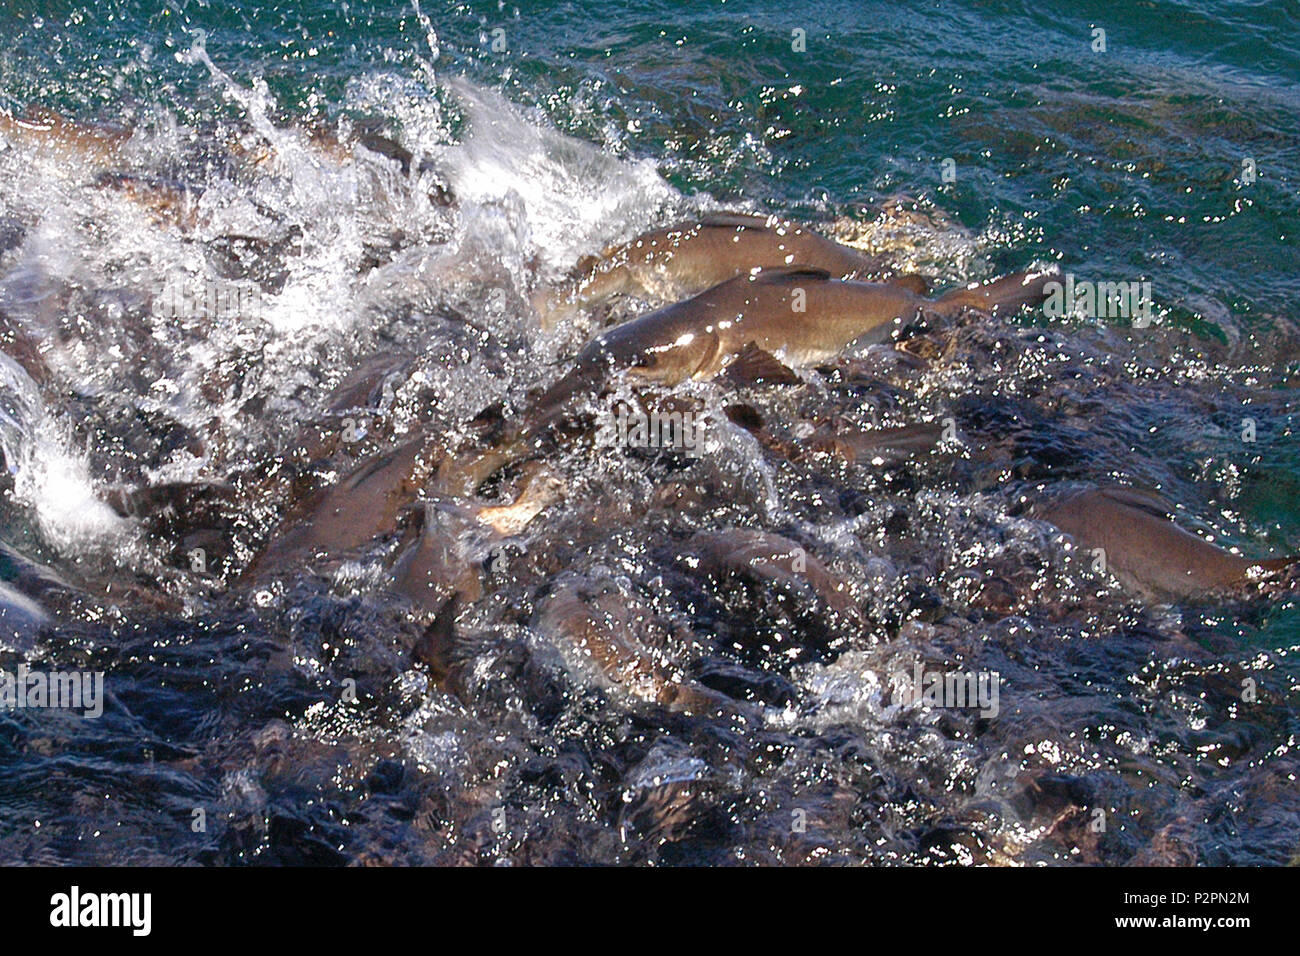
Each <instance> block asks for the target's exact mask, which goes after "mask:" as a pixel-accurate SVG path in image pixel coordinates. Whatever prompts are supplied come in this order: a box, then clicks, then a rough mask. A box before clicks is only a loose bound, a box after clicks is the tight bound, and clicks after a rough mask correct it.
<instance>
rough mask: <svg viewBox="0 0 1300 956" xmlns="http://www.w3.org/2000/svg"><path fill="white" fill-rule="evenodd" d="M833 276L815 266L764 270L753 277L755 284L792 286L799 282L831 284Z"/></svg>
mask: <svg viewBox="0 0 1300 956" xmlns="http://www.w3.org/2000/svg"><path fill="white" fill-rule="evenodd" d="M832 278H833V276H832V275H831V274H830V273H829V272H827V271H826V270H825V269H817V268H815V267H813V266H782V267H781V268H779V269H763V270H761V271H759V272H756V273H755V274H754V276H753V279H754V281H755V282H761V283H763V284H764V285H790V284H795V283H799V282H829V281H830V280H831V279H832Z"/></svg>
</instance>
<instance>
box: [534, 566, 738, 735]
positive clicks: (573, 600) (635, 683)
mask: <svg viewBox="0 0 1300 956" xmlns="http://www.w3.org/2000/svg"><path fill="white" fill-rule="evenodd" d="M652 617H653V613H652V611H651V609H650V608H649V607H647V606H646V605H644V604H643V603H641V601H640V600H639V599H637V598H636V597H635V596H632V595H629V594H627V593H626V592H624V591H621V590H620V589H618V588H617V587H615V586H613V585H602V584H601V583H600V582H589V581H587V580H585V579H577V578H565V579H562V580H561V582H560V586H559V587H557V588H556V590H555V591H553V592H552V593H551V595H550V596H549V597H547V598H546V600H545V601H544V602H543V603H542V605H541V606H540V608H539V609H538V612H537V615H536V617H535V619H534V622H533V627H534V628H535V629H536V630H537V631H538V632H539V633H541V634H542V635H543V636H544V637H546V638H548V639H549V640H551V641H552V642H553V643H554V644H555V646H556V649H557V650H558V651H559V652H560V655H561V657H562V658H564V659H565V660H566V662H567V663H568V664H569V666H570V667H572V668H573V669H575V670H578V671H580V672H586V673H587V674H589V675H591V676H592V677H594V678H596V680H597V681H598V682H599V683H600V684H603V685H604V686H606V687H608V688H611V689H614V690H617V691H619V692H621V693H623V694H626V695H628V696H629V697H632V698H634V699H636V700H641V701H645V702H647V703H656V704H660V705H662V706H664V707H668V708H670V709H672V710H677V711H687V712H691V713H700V712H718V711H723V712H727V711H730V710H731V709H733V708H732V706H731V705H730V702H728V701H727V700H726V699H725V698H724V697H722V695H720V694H718V693H716V692H714V691H711V690H709V689H708V688H706V687H704V686H702V685H700V684H698V683H697V682H695V681H693V680H690V679H688V678H686V677H685V676H684V675H683V674H682V673H681V670H680V668H678V667H676V666H675V665H674V664H673V663H672V662H671V661H669V660H668V659H667V658H666V657H665V655H664V654H663V653H662V652H661V651H659V650H657V649H654V648H652V647H650V646H647V644H646V642H645V641H643V640H641V638H640V637H639V635H641V634H644V633H645V632H647V630H649V629H651V618H652Z"/></svg>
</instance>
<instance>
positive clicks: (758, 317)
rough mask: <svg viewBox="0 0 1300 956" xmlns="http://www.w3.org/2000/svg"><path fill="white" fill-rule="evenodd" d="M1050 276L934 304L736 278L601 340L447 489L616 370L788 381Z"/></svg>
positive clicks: (1016, 304)
mask: <svg viewBox="0 0 1300 956" xmlns="http://www.w3.org/2000/svg"><path fill="white" fill-rule="evenodd" d="M1049 279H1050V274H1048V273H1038V274H1027V273H1015V274H1012V275H1009V276H1006V277H1004V278H1001V279H997V280H994V281H993V282H989V283H985V284H984V285H979V286H973V287H968V288H962V289H955V290H953V291H951V292H948V293H946V294H944V295H942V296H940V297H939V298H937V299H927V298H924V297H922V296H919V295H917V294H916V293H914V292H912V291H911V290H909V289H908V288H906V287H904V286H900V285H889V284H885V283H878V282H857V281H849V280H842V279H835V278H832V277H831V276H830V275H829V274H828V273H827V272H826V271H825V270H820V269H808V268H804V267H802V266H796V267H793V268H789V269H765V270H762V271H760V272H757V273H755V274H753V275H745V276H739V277H737V278H734V279H729V280H728V281H726V282H723V283H721V284H720V285H716V286H714V287H713V288H711V289H708V290H706V291H705V292H702V293H700V294H699V295H697V296H695V297H693V298H690V299H687V300H686V301H684V302H678V303H676V304H674V305H670V306H668V307H666V308H663V309H659V310H657V311H654V312H650V313H648V314H646V315H643V316H641V317H640V318H637V319H633V320H632V321H630V322H625V323H623V324H622V325H618V326H615V327H614V328H612V329H607V330H606V331H604V332H602V333H601V334H600V335H598V336H596V338H594V339H593V340H592V341H591V342H590V343H588V345H587V346H586V348H584V349H583V350H582V351H581V352H580V353H579V354H578V357H577V359H576V361H575V362H574V366H573V368H572V369H571V370H570V371H569V373H568V374H566V375H565V376H564V377H563V378H561V379H560V380H559V381H558V382H556V383H555V384H554V385H552V386H551V387H550V388H549V389H547V390H546V391H545V392H544V393H542V395H541V396H539V397H538V399H537V401H536V402H534V403H533V405H532V406H531V408H530V409H529V410H528V411H527V412H526V413H525V416H524V421H523V423H522V424H521V425H520V426H519V428H517V429H516V430H515V431H514V433H513V434H511V435H510V436H509V437H507V438H506V439H505V440H504V441H502V442H500V443H499V444H497V445H496V446H494V447H492V448H490V449H486V450H480V451H479V452H477V453H474V454H473V455H471V456H469V457H468V458H464V457H462V458H460V459H458V460H456V461H454V462H449V463H448V466H447V467H446V468H445V469H444V472H443V475H442V477H441V479H440V485H441V487H442V490H443V491H447V492H450V491H456V492H459V493H469V492H470V491H472V490H473V489H474V488H476V487H477V486H478V485H479V484H481V483H482V481H484V480H485V479H486V478H487V477H488V476H489V475H491V474H492V472H494V471H495V470H497V469H499V468H501V467H502V466H504V465H506V464H508V463H509V462H511V461H516V460H518V459H519V458H520V457H522V456H524V455H526V454H528V453H529V450H530V448H531V447H532V441H533V439H534V438H535V437H536V436H537V435H538V434H540V433H541V432H542V431H543V430H544V429H545V428H546V427H547V426H549V425H550V424H551V423H553V422H554V421H556V420H557V419H558V418H560V417H562V416H563V415H564V414H566V413H567V411H568V409H569V408H570V405H571V403H572V402H573V401H574V400H575V399H578V398H581V397H583V396H590V395H592V394H593V393H595V392H598V391H599V390H600V389H601V388H602V387H603V385H604V384H605V382H606V380H607V379H608V377H609V376H610V375H612V374H613V373H616V372H619V371H627V372H630V373H631V374H634V375H636V376H639V377H641V378H644V379H649V380H653V381H659V382H663V383H665V384H668V385H675V384H677V383H679V382H682V381H684V380H686V379H692V378H693V379H709V378H712V377H714V376H715V375H717V374H718V373H719V372H721V371H723V370H724V369H729V368H730V367H731V366H732V365H733V363H735V362H736V359H737V357H738V356H740V355H741V354H742V353H746V355H747V358H748V361H747V363H746V364H747V365H748V364H753V365H754V366H755V367H756V368H759V370H760V373H761V374H762V375H770V374H772V371H773V368H775V370H776V372H781V371H784V372H786V374H787V375H788V374H789V371H788V369H784V368H783V367H782V364H783V363H784V364H785V365H791V366H796V367H797V366H806V365H811V364H815V363H818V362H822V361H825V360H826V359H828V358H830V357H831V356H833V355H836V354H837V353H838V352H839V351H840V350H841V349H843V348H844V347H845V346H847V345H849V344H850V343H852V342H855V341H859V340H863V341H867V340H869V339H884V338H886V337H887V336H888V335H889V333H890V332H891V331H892V330H893V329H894V328H895V326H896V324H898V323H901V322H903V321H907V320H911V319H913V318H916V317H918V316H922V315H925V314H933V315H938V316H950V315H954V314H956V313H957V312H959V311H960V310H962V309H965V308H972V309H977V310H980V311H983V312H986V313H988V314H990V315H993V314H1000V313H1009V312H1012V311H1014V310H1016V309H1019V308H1020V307H1022V306H1024V305H1036V304H1039V303H1041V302H1042V301H1043V299H1044V298H1045V297H1046V295H1045V293H1044V292H1043V286H1044V285H1045V284H1046V282H1047V281H1049Z"/></svg>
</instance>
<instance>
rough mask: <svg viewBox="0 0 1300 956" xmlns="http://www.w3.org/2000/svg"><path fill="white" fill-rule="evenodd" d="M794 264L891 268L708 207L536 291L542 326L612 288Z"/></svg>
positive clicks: (845, 270) (804, 231)
mask: <svg viewBox="0 0 1300 956" xmlns="http://www.w3.org/2000/svg"><path fill="white" fill-rule="evenodd" d="M795 264H799V265H803V266H810V267H815V268H819V269H824V270H826V272H827V273H829V274H830V275H832V276H835V277H837V278H840V279H864V278H868V277H870V276H875V275H879V274H881V273H882V272H886V271H888V263H886V262H885V261H884V260H883V259H881V258H880V257H877V256H872V255H868V254H867V253H864V252H861V251H859V250H857V249H854V248H852V247H851V246H844V245H840V244H839V243H838V242H834V241H832V240H830V239H827V238H825V237H823V236H821V235H819V234H817V233H816V232H813V231H812V230H811V229H809V228H808V227H806V226H801V225H799V224H797V223H793V222H790V221H788V220H783V219H778V218H777V217H775V216H753V215H748V214H743V213H713V214H711V215H708V216H705V217H704V218H702V219H700V220H699V221H698V222H679V223H676V224H674V225H671V226H667V227H666V228H663V229H656V230H653V231H651V232H647V233H643V234H642V235H640V236H637V237H636V238H634V239H631V240H629V241H627V242H624V243H621V244H619V245H616V246H611V247H610V248H608V249H606V250H605V251H604V252H602V253H601V254H600V255H598V256H588V257H586V258H584V259H583V260H582V261H581V262H579V264H578V265H577V266H576V267H575V268H574V269H573V271H572V272H571V273H570V275H569V276H568V278H567V279H566V280H565V281H563V282H561V283H560V284H559V285H558V286H557V287H555V288H542V289H539V290H538V291H537V292H535V293H534V295H533V305H534V308H535V309H536V311H537V313H538V316H539V319H540V321H541V325H542V328H543V329H547V330H549V329H553V328H554V327H555V326H556V325H558V324H559V323H560V321H561V320H563V319H564V318H565V317H566V316H568V315H570V314H572V313H573V312H574V311H576V310H577V309H580V308H590V307H592V306H594V305H598V304H600V303H601V302H604V301H606V300H608V299H610V298H612V297H613V296H615V295H626V294H641V295H647V294H648V295H654V294H658V293H662V292H663V291H664V290H665V289H668V290H671V292H672V294H673V295H674V297H676V296H682V295H694V294H696V293H699V292H702V291H704V290H705V289H708V288H710V287H711V286H715V285H717V284H718V283H720V282H725V281H726V280H727V279H731V278H734V277H736V276H739V275H743V274H745V273H749V272H752V271H754V270H756V269H775V268H781V267H788V266H792V265H795ZM893 281H895V282H897V283H898V284H901V285H903V286H904V287H906V288H909V289H911V290H912V291H914V292H917V294H922V295H923V294H925V292H926V290H927V283H926V281H925V279H923V278H922V277H921V276H916V275H910V276H904V277H899V278H898V279H897V280H893Z"/></svg>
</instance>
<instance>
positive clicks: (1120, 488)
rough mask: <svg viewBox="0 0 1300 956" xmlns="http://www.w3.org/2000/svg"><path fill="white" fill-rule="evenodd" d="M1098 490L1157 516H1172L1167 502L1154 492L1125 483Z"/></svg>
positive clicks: (1115, 499)
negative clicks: (1131, 486)
mask: <svg viewBox="0 0 1300 956" xmlns="http://www.w3.org/2000/svg"><path fill="white" fill-rule="evenodd" d="M1098 490H1099V491H1100V492H1101V493H1102V494H1103V495H1105V496H1106V497H1107V498H1109V499H1110V500H1111V501H1117V502H1119V503H1120V504H1122V505H1127V506H1128V507H1130V508H1135V509H1137V510H1138V511H1145V512H1146V513H1147V514H1149V515H1153V516H1155V517H1157V518H1165V519H1172V518H1173V513H1174V512H1173V508H1171V507H1170V505H1169V502H1167V501H1166V500H1165V499H1164V498H1162V497H1161V496H1160V495H1158V494H1156V493H1155V492H1151V491H1142V490H1141V489H1140V488H1130V487H1128V486H1127V485H1112V486H1110V487H1108V488H1100V489H1098Z"/></svg>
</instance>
